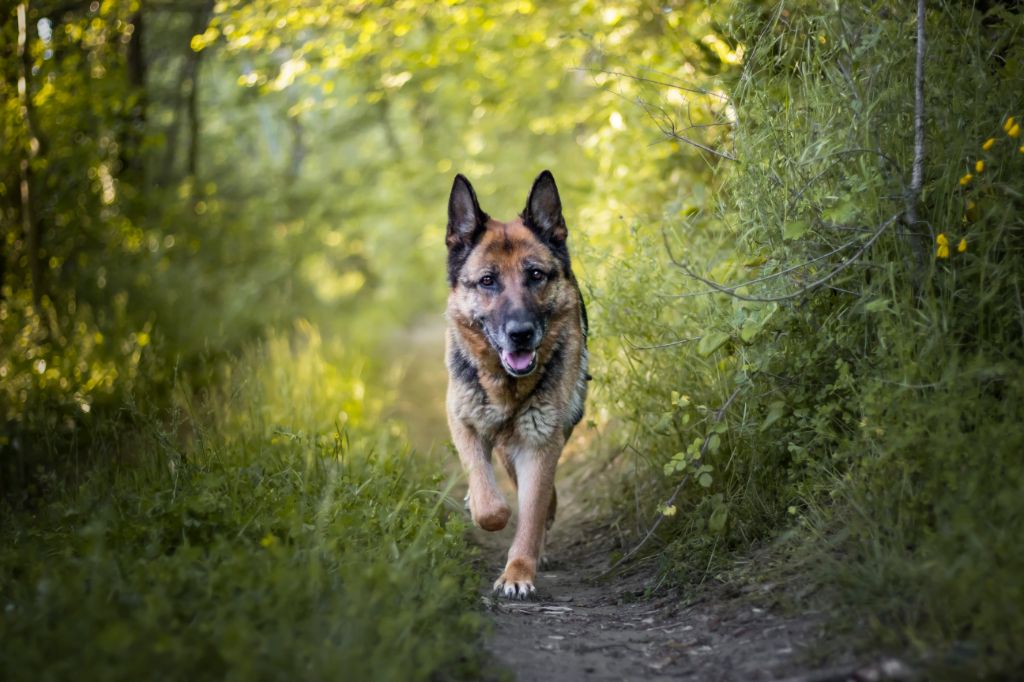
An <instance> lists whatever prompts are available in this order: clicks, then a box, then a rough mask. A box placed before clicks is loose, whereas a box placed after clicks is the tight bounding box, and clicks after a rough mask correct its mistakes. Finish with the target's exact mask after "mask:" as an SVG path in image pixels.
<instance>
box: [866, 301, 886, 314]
mask: <svg viewBox="0 0 1024 682" xmlns="http://www.w3.org/2000/svg"><path fill="white" fill-rule="evenodd" d="M888 309H889V299H887V298H876V299H875V300H873V301H868V302H867V303H865V304H864V310H866V311H867V312H869V313H877V312H880V311H883V310H888Z"/></svg>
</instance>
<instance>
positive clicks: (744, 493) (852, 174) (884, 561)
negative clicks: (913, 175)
mask: <svg viewBox="0 0 1024 682" xmlns="http://www.w3.org/2000/svg"><path fill="white" fill-rule="evenodd" d="M912 10H913V8H912V7H910V6H908V5H905V4H898V3H876V6H872V7H871V8H867V7H860V6H854V5H851V4H843V5H842V6H841V7H839V6H837V7H836V8H827V9H826V8H822V7H821V6H820V5H819V4H817V3H786V4H785V5H779V6H777V7H774V8H772V9H765V10H760V9H757V10H754V11H750V12H747V13H746V14H745V15H744V14H741V15H738V16H737V17H736V18H735V20H734V22H733V26H734V28H735V30H736V31H737V36H738V37H739V38H740V40H741V42H742V43H743V44H744V46H745V48H746V56H745V58H744V65H743V68H742V72H741V74H740V76H739V78H738V81H737V84H736V86H735V88H734V89H733V106H734V107H735V115H736V117H737V120H738V125H737V128H736V134H735V144H736V148H737V150H738V152H737V153H738V155H739V156H740V159H741V164H740V165H737V166H733V167H730V168H728V169H726V172H725V173H723V174H722V177H723V178H724V185H723V187H722V191H721V193H720V195H719V197H718V203H717V206H709V207H708V210H706V211H705V212H702V213H697V214H695V215H693V216H691V217H689V218H687V219H685V220H680V219H678V218H677V217H676V215H677V211H676V207H675V205H673V204H669V210H668V211H667V214H668V215H667V217H666V220H665V221H664V226H665V229H666V232H667V239H666V241H665V244H667V245H668V246H669V248H670V249H671V252H672V253H674V254H675V256H676V258H678V259H679V260H680V261H681V267H675V266H670V267H668V268H666V266H665V265H664V262H663V260H661V257H660V256H659V250H660V248H661V247H662V244H661V238H660V235H658V234H657V231H656V230H654V229H648V230H646V231H644V232H641V234H640V236H641V237H642V238H645V239H644V244H643V245H641V246H640V247H639V253H640V254H641V257H639V258H633V259H632V260H633V265H632V269H628V270H626V271H625V272H623V276H622V278H621V283H620V284H619V285H618V286H617V287H613V288H612V289H611V290H610V291H609V292H608V293H607V294H606V296H607V297H608V298H610V299H611V300H615V301H616V307H615V308H614V309H609V310H606V312H605V316H604V317H602V318H599V322H598V325H600V324H601V323H604V324H606V325H608V326H610V327H611V329H612V330H613V332H615V333H618V334H622V335H624V336H625V335H628V336H629V343H628V344H627V345H626V346H625V347H624V348H623V349H622V350H620V351H617V352H615V353H613V354H610V355H609V357H611V358H613V360H614V361H616V362H618V364H617V365H616V367H617V368H620V369H621V370H622V371H621V372H620V373H618V374H617V375H616V378H615V379H614V381H613V394H614V395H616V396H618V398H617V406H618V407H619V408H620V410H622V411H623V412H624V414H625V415H627V417H628V421H629V422H631V423H633V424H635V425H636V426H637V430H636V432H635V433H636V435H635V436H634V437H633V438H632V439H631V440H630V441H629V442H628V443H627V445H628V446H629V447H631V448H633V449H634V450H636V451H637V452H639V453H640V454H641V455H642V456H643V458H644V461H646V462H647V463H649V464H650V465H651V467H652V469H654V468H655V467H657V469H658V470H662V471H663V472H664V473H665V474H667V475H668V477H669V481H667V482H666V483H667V484H668V485H673V484H675V483H676V482H678V481H680V480H681V479H680V477H681V476H682V475H684V474H689V478H688V479H686V481H687V484H686V487H685V490H684V493H683V495H681V496H680V497H679V498H677V499H676V506H679V507H680V509H679V511H678V512H677V513H675V514H674V520H673V522H672V524H666V525H668V526H669V527H670V533H671V537H670V538H668V539H669V541H670V545H671V547H672V548H673V549H674V552H673V557H674V559H673V561H672V562H670V563H667V564H666V570H667V571H669V572H671V573H673V574H675V575H676V576H677V577H679V578H684V577H686V576H687V575H689V576H690V577H693V575H694V573H695V572H696V575H697V577H698V578H700V577H701V576H702V575H703V573H702V571H704V570H706V568H707V567H708V566H711V568H712V570H714V566H715V563H714V560H713V559H714V558H715V557H718V558H722V557H728V553H723V552H722V550H723V549H728V548H747V547H749V545H750V542H751V541H753V540H757V539H766V538H771V537H776V536H778V534H779V533H780V530H781V529H785V528H787V527H788V526H791V524H792V527H794V529H795V530H797V531H799V532H797V533H796V534H795V535H793V534H791V537H795V538H797V540H796V542H797V543H798V546H799V547H800V550H801V551H800V552H799V553H796V554H795V556H800V555H806V554H807V552H810V556H813V557H814V558H815V564H814V568H813V570H814V571H815V573H816V574H817V575H818V577H819V579H820V580H822V581H824V582H828V583H832V584H839V585H840V586H841V587H842V591H841V593H840V597H841V598H842V599H844V600H845V603H846V604H847V606H848V607H849V609H850V610H849V611H845V612H844V615H847V616H848V615H851V614H852V615H853V616H854V617H855V618H857V620H856V621H855V622H857V623H860V622H865V623H867V624H869V625H870V628H869V630H870V632H871V633H872V635H873V636H874V637H877V638H878V639H880V640H881V641H885V642H887V643H888V644H890V645H893V646H900V647H904V646H907V645H908V644H910V645H913V646H914V647H915V648H916V649H917V651H918V652H919V653H920V654H921V655H922V657H925V658H927V659H928V661H929V665H932V666H934V667H936V668H939V669H944V670H961V668H964V669H966V670H970V671H972V674H983V675H987V674H1000V673H1006V672H1008V671H1011V670H1017V669H1019V666H1020V665H1021V664H1022V659H1021V658H1020V651H1021V639H1020V633H1021V632H1022V627H1021V623H1020V614H1021V613H1022V612H1024V602H1022V596H1024V593H1022V591H1021V589H1020V584H1021V581H1020V576H1021V575H1022V572H1021V571H1022V568H1024V553H1022V551H1021V549H1020V548H1021V547H1022V546H1024V545H1022V544H1021V540H1022V537H1021V533H1020V528H1021V524H1020V520H1021V518H1022V516H1024V503H1022V499H1024V498H1021V496H1020V495H1019V491H1020V485H1021V479H1022V477H1024V466H1022V464H1021V462H1020V457H1019V453H1020V452H1021V449H1022V445H1024V442H1022V438H1021V436H1022V433H1021V430H1020V427H1019V425H1020V423H1021V421H1022V416H1024V415H1022V414H1021V405H1022V403H1021V395H1020V386H1021V385H1022V384H1021V370H1022V367H1024V357H1022V354H1021V348H1022V346H1021V344H1020V334H1021V331H1022V329H1024V317H1022V313H1021V305H1020V300H1021V299H1020V294H1019V284H1018V283H1019V280H1020V277H1021V274H1022V273H1024V261H1022V259H1021V258H1022V255H1024V254H1022V251H1021V247H1020V244H1021V239H1020V237H1021V231H1022V228H1024V223H1022V222H1021V218H1020V216H1021V208H1022V206H1021V203H1020V201H1021V196H1022V192H1021V185H1020V178H1021V171H1022V170H1024V154H1022V153H1021V151H1020V149H1019V145H1020V138H1019V137H1013V136H1012V135H1013V132H1017V133H1019V129H1018V130H1017V131H1013V129H1012V125H1013V123H1012V122H1009V123H1008V122H1007V117H1009V116H1016V117H1019V116H1020V113H1021V112H1019V111H1018V109H1017V108H1019V106H1020V101H1019V97H1018V96H1017V94H1016V93H1019V92H1020V90H1021V85H1022V82H1021V78H1022V75H1024V74H1022V73H1021V71H1020V64H1021V56H1022V53H1021V48H1020V46H1019V44H1017V42H1015V41H1014V40H1013V38H1012V36H1014V35H1016V34H1017V33H1018V32H1019V31H1020V29H1021V27H1022V25H1021V18H1020V15H1019V14H1017V13H1012V12H1009V11H1007V10H1005V9H1003V8H1001V7H1000V6H995V7H994V8H993V9H991V10H990V11H988V12H987V13H982V12H981V11H979V10H975V9H971V8H969V7H964V6H962V5H960V4H957V3H939V5H938V6H937V7H934V8H930V9H929V12H928V15H927V27H926V28H927V32H928V43H927V45H928V56H927V62H926V83H927V88H926V92H927V101H926V105H925V116H926V119H925V120H926V131H927V140H928V142H927V146H926V154H925V157H924V159H925V166H924V180H925V182H924V187H923V192H922V196H921V201H920V204H919V206H918V216H919V219H920V221H921V222H919V223H918V224H917V225H913V226H906V225H903V224H902V223H901V222H900V220H901V218H902V216H903V213H904V210H905V197H906V191H907V187H908V185H909V179H910V168H911V164H912V159H913V112H914V102H913V96H912V94H913V91H914V87H913V83H914V81H913V73H914V44H915V28H916V27H915V25H914V23H915V22H914V16H913V13H912ZM1011 131H1012V132H1011ZM990 138H991V139H993V140H994V141H993V142H992V143H991V144H987V143H986V141H987V140H989V139H990ZM986 147H987V148H986ZM979 160H981V161H984V164H983V166H980V167H979V166H978V165H977V161H979ZM979 168H981V170H980V171H979V170H978V169H979ZM966 173H971V174H972V177H970V178H964V176H965V174H966ZM961 239H964V240H965V243H964V244H963V245H962V246H963V248H960V246H961V245H960V240H961ZM914 240H917V241H918V243H919V244H923V251H924V252H925V253H926V254H927V258H926V259H925V260H924V261H923V262H922V261H919V260H918V259H917V258H916V257H915V251H914V244H913V242H914ZM666 272H667V273H668V274H666ZM694 275H700V276H703V277H706V278H708V279H710V280H713V281H715V282H719V283H722V284H723V285H724V286H725V287H726V288H727V289H728V291H729V292H731V293H732V294H733V296H732V298H731V299H730V298H727V297H724V296H721V295H718V296H715V295H707V294H705V295H701V293H700V292H701V289H702V288H703V287H704V286H705V285H704V284H703V283H702V282H701V281H699V280H697V279H696V278H695V277H694ZM652 292H653V297H652ZM749 299H755V300H749ZM757 299H760V300H757ZM765 299H767V300H765ZM599 328H600V326H599ZM657 346H662V347H657ZM637 347H639V348H642V349H637ZM646 347H651V348H650V349H646ZM606 352H608V351H607V350H606ZM679 396H685V398H686V399H685V400H682V399H680V397H679ZM726 407H727V409H725V408H726ZM722 427H725V430H724V431H722V432H721V433H719V432H718V430H719V429H720V428H722ZM715 435H717V436H720V440H719V441H718V442H717V447H716V448H712V447H710V443H711V441H710V439H711V438H712V437H713V436H715ZM705 443H707V444H708V447H706V448H705V447H703V445H704V444H705ZM673 453H677V454H673ZM697 455H700V457H698V456H697ZM706 466H712V467H714V468H713V470H712V471H707V470H705V472H706V473H707V474H708V475H707V476H705V477H704V478H703V479H702V474H701V473H700V472H701V470H702V469H703V467H706ZM708 483H709V484H710V485H707V486H706V487H705V486H704V484H708ZM663 527H664V526H663ZM854 627H855V626H854ZM961 672H963V670H961Z"/></svg>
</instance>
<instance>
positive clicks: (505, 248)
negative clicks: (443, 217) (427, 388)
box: [445, 171, 578, 377]
mask: <svg viewBox="0 0 1024 682" xmlns="http://www.w3.org/2000/svg"><path fill="white" fill-rule="evenodd" d="M567 236H568V231H567V229H566V226H565V220H564V219H563V217H562V202H561V199H560V198H559V196H558V188H557V187H556V186H555V179H554V177H553V176H552V175H551V173H550V172H549V171H544V172H543V173H541V174H540V175H539V176H537V179H536V180H535V181H534V183H533V188H532V189H531V190H530V195H529V198H528V199H527V200H526V208H525V209H524V210H523V212H522V214H521V215H520V216H519V217H517V218H516V219H515V220H512V221H510V222H507V223H503V222H500V221H497V220H493V219H491V218H490V217H489V216H488V215H487V214H486V213H484V212H483V211H482V210H481V209H480V204H479V203H478V202H477V198H476V193H475V192H474V191H473V187H472V185H470V184H469V181H468V180H467V179H466V178H465V177H463V176H462V175H457V176H455V184H454V185H453V186H452V193H451V197H450V198H449V200H448V233H447V236H446V238H445V242H446V243H447V245H448V284H449V287H450V297H449V305H450V306H451V307H453V308H454V311H453V312H454V313H455V314H456V316H457V317H458V318H459V319H460V320H461V321H463V322H464V324H467V325H469V326H471V327H472V328H473V329H476V330H479V331H480V332H481V333H482V334H483V335H484V337H486V339H487V342H488V343H489V345H490V347H491V349H493V351H494V352H495V353H496V354H497V355H498V357H499V358H500V361H501V365H502V367H503V368H504V369H505V371H506V372H507V373H508V374H510V375H511V376H513V377H524V376H527V375H528V374H530V373H531V372H533V370H534V369H535V368H536V366H537V351H538V348H539V347H540V346H541V344H542V342H543V340H544V338H545V334H546V333H547V332H548V331H549V328H550V326H551V324H552V321H553V320H556V319H557V318H559V317H560V316H562V315H564V314H565V313H566V312H567V311H568V310H569V309H571V308H572V306H573V305H575V303H574V301H576V300H577V298H578V294H575V293H573V292H575V283H574V281H573V279H572V270H571V267H570V263H569V250H568V247H567V246H566V237H567Z"/></svg>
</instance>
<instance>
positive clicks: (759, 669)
mask: <svg viewBox="0 0 1024 682" xmlns="http://www.w3.org/2000/svg"><path fill="white" fill-rule="evenodd" d="M569 485H571V481H570V483H569ZM566 487H567V486H566V485H565V484H564V482H563V485H562V488H563V490H564V489H565V488H566ZM564 497H571V496H570V495H565V496H564ZM567 502H569V504H568V505H567V507H568V508H567V509H566V514H565V517H566V518H563V519H562V523H561V524H557V523H556V526H555V529H554V531H553V533H552V536H553V537H552V540H551V542H550V543H549V548H548V549H549V551H548V554H549V556H550V557H551V565H550V566H549V568H548V569H547V570H544V571H542V572H541V573H540V575H539V576H538V581H537V593H536V596H535V598H534V599H533V600H531V601H527V602H515V601H509V600H506V599H501V598H498V597H497V596H494V595H492V594H491V593H490V585H491V582H492V581H493V580H494V578H495V577H496V576H497V575H498V574H499V573H500V571H501V569H502V567H503V565H504V559H505V552H506V550H507V548H508V545H509V542H510V541H511V535H512V531H511V530H510V529H506V530H504V531H502V532H501V533H495V534H491V533H485V532H483V531H479V530H476V531H474V532H473V537H474V539H475V540H476V541H477V542H478V543H479V544H480V546H481V547H482V548H483V555H484V560H485V563H486V566H487V569H486V570H487V572H486V574H485V575H484V576H482V584H481V592H482V596H481V599H482V600H483V602H484V604H485V606H486V608H487V609H488V611H489V612H490V613H491V614H492V617H493V620H494V632H493V635H492V636H491V638H490V639H489V641H488V645H487V646H488V649H489V650H490V653H491V654H492V655H493V656H494V658H495V659H496V661H497V662H498V663H499V664H500V665H501V666H502V667H504V668H506V669H507V670H509V671H511V673H512V676H513V677H514V678H515V679H517V680H520V681H522V682H530V681H533V680H570V681H572V680H702V681H707V680H789V681H792V682H796V681H798V680H799V681H806V682H811V681H815V682H832V681H835V682H839V681H842V680H858V681H867V680H884V679H906V678H908V677H909V670H908V669H907V668H906V666H905V665H903V664H902V663H900V662H899V661H896V660H893V659H876V660H868V661H863V660H861V661H858V660H857V659H855V658H854V656H853V655H852V654H850V653H846V652H842V653H837V654H833V655H832V656H830V657H829V658H831V659H832V660H825V661H823V662H815V661H816V660H818V661H820V660H821V657H820V656H816V655H815V652H814V649H815V648H816V646H817V645H819V644H820V643H821V637H822V636H823V635H824V623H825V614H824V613H822V612H820V611H813V610H803V611H801V612H799V613H797V614H792V613H790V614H787V613H783V612H782V609H780V608H778V607H777V606H773V603H774V602H775V601H776V600H775V599H774V598H773V597H772V595H771V592H772V590H773V589H774V587H773V586H772V585H771V584H767V583H762V584H758V583H753V584H749V583H748V584H744V585H743V586H742V587H739V586H735V585H730V584H709V585H706V586H704V587H702V588H701V589H700V592H699V594H698V595H697V596H696V597H695V598H692V599H689V600H685V599H682V598H680V597H679V596H678V595H677V594H674V593H668V594H661V595H659V596H655V597H651V596H650V594H651V592H653V591H654V590H653V588H654V587H655V585H656V575H655V572H654V571H653V570H651V569H648V570H643V571H634V572H633V573H631V574H627V575H625V576H617V577H605V576H603V575H602V574H603V573H605V571H606V570H607V568H608V565H609V561H608V556H609V553H610V551H611V550H612V549H613V544H614V543H613V541H612V540H611V533H609V532H608V531H607V530H606V529H603V528H601V527H600V526H599V525H598V524H596V523H595V522H594V521H581V520H580V519H579V517H578V516H577V515H578V514H580V510H578V509H576V508H574V507H573V505H572V502H570V501H569V500H567ZM513 520H514V519H513ZM510 526H511V524H510ZM835 649H836V647H834V646H833V647H829V650H835Z"/></svg>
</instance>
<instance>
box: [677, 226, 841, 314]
mask: <svg viewBox="0 0 1024 682" xmlns="http://www.w3.org/2000/svg"><path fill="white" fill-rule="evenodd" d="M662 236H663V237H664V236H665V235H664V232H663V233H662ZM665 238H666V239H667V237H665ZM859 241H860V240H859V239H851V240H850V241H848V242H845V243H843V244H840V245H839V246H837V247H836V248H834V249H832V250H831V251H829V252H827V253H823V254H821V255H820V256H815V257H814V258H811V259H809V260H806V261H804V262H803V263H798V264H796V265H794V266H792V267H788V268H786V269H784V270H779V271H778V272H773V273H772V274H770V275H765V276H764V277H758V278H756V279H748V280H747V281H746V282H740V283H739V284H733V285H731V286H727V287H725V289H727V290H728V291H723V290H722V289H712V290H710V291H690V292H687V293H685V294H665V298H691V297H693V296H704V295H706V294H714V293H727V294H731V293H733V292H735V291H736V290H737V289H740V288H742V287H747V286H750V285H752V284H760V283H761V282H767V281H769V280H773V279H778V278H779V277H782V276H783V275H788V274H789V273H791V272H793V271H794V270H800V269H801V268H806V267H807V266H808V265H811V264H812V263H817V262H818V261H820V260H825V259H826V258H829V257H830V256H834V255H836V254H837V253H839V252H840V251H845V250H846V249H847V248H849V247H851V246H853V245H854V244H856V243H857V242H859ZM665 248H666V249H668V246H667V244H666V247H665ZM669 258H670V259H671V260H672V262H673V263H674V264H676V265H678V263H676V261H675V258H673V256H672V252H671V251H669Z"/></svg>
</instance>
